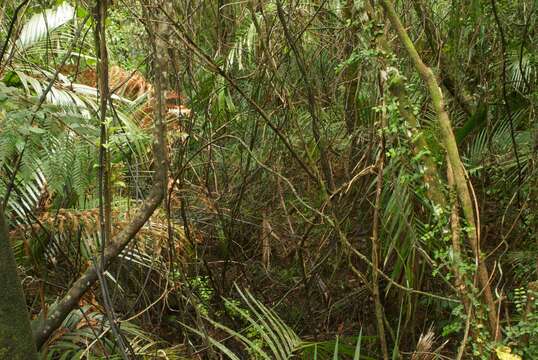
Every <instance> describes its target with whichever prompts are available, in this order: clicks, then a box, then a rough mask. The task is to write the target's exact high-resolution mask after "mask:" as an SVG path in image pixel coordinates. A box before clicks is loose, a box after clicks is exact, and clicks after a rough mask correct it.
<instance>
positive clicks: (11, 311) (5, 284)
mask: <svg viewBox="0 0 538 360" xmlns="http://www.w3.org/2000/svg"><path fill="white" fill-rule="evenodd" d="M0 294H1V295H0V360H4V359H6V360H7V359H10V360H32V359H37V353H36V349H35V345H34V340H33V338H32V330H31V328H30V317H29V315H28V310H27V308H26V301H25V298H24V293H23V291H22V286H21V283H20V281H19V276H18V274H17V264H16V263H15V258H14V257H13V252H12V250H11V244H10V243H9V238H8V232H7V228H6V224H5V221H4V214H3V211H2V209H1V207H0Z"/></svg>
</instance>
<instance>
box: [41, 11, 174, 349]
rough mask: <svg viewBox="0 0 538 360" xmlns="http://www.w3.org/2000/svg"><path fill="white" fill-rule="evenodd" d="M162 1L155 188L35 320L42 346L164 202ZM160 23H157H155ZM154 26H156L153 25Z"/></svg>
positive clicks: (156, 33)
mask: <svg viewBox="0 0 538 360" xmlns="http://www.w3.org/2000/svg"><path fill="white" fill-rule="evenodd" d="M160 5H161V3H157V4H155V5H154V6H153V7H152V9H150V10H148V13H149V14H151V17H150V18H151V22H152V23H151V24H150V25H149V26H148V29H149V30H150V34H149V35H150V36H149V37H150V40H151V43H152V49H153V55H154V57H155V67H154V69H155V76H154V78H155V104H154V114H155V115H154V116H155V128H154V132H153V156H154V163H155V174H154V175H153V179H154V180H153V183H154V185H153V188H152V189H151V191H150V193H149V194H148V196H147V198H146V200H145V201H144V203H143V204H142V207H141V208H140V210H139V211H138V212H137V213H136V214H135V215H134V216H133V218H132V220H131V222H130V223H129V224H128V225H127V226H125V228H123V230H122V231H120V232H119V233H118V234H117V235H116V236H115V237H113V238H112V239H110V242H109V244H107V246H106V248H105V249H104V254H103V256H102V260H101V261H102V267H101V266H98V265H95V266H92V267H90V268H88V269H87V270H86V271H85V272H84V274H82V275H81V276H80V277H79V278H78V280H77V281H75V282H74V283H73V285H72V286H71V288H70V289H69V290H68V291H67V293H66V294H65V296H64V297H63V298H62V299H61V300H60V301H59V302H58V304H57V305H56V306H55V307H54V308H53V309H52V310H51V311H50V312H49V317H48V318H47V319H45V320H42V321H41V322H40V323H38V324H36V326H35V331H34V337H35V339H36V344H37V346H38V348H40V347H41V346H42V345H43V344H44V343H45V342H46V341H47V339H48V338H49V337H50V336H51V335H52V333H53V332H54V331H55V330H56V329H57V328H58V327H59V326H60V325H61V323H62V321H63V320H64V319H65V317H66V316H67V315H68V314H69V313H70V312H71V310H73V309H74V308H75V307H76V306H77V305H78V301H79V299H80V298H81V297H82V296H83V295H84V294H85V293H86V291H88V289H90V288H91V287H92V286H93V285H94V284H95V283H96V281H97V280H98V272H99V271H101V270H102V269H107V268H108V266H110V264H111V263H112V262H113V261H114V260H115V259H116V257H117V256H118V255H119V254H120V253H121V252H122V250H123V249H124V248H125V247H126V246H127V245H128V244H129V242H130V241H131V240H132V239H133V238H134V236H135V235H136V234H137V233H138V231H139V230H140V229H141V228H142V226H144V224H145V223H146V221H148V220H149V218H150V217H151V215H152V214H153V212H154V211H155V209H157V207H158V206H159V205H160V204H161V202H162V200H163V198H164V196H165V194H166V187H167V177H168V175H167V172H168V160H167V154H166V126H165V120H164V118H165V111H166V110H165V109H166V107H165V99H164V86H165V84H164V79H165V75H164V72H165V71H166V59H165V56H166V54H167V52H166V43H165V42H164V40H163V36H164V33H163V31H164V29H163V28H166V27H167V21H166V19H164V18H160V19H159V21H156V19H155V16H156V14H157V13H158V12H159V11H160ZM154 24H158V25H154ZM153 26H155V29H152V27H153Z"/></svg>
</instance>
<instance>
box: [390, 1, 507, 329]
mask: <svg viewBox="0 0 538 360" xmlns="http://www.w3.org/2000/svg"><path fill="white" fill-rule="evenodd" d="M381 5H382V6H383V8H384V9H385V12H386V14H387V16H388V18H389V20H390V22H391V24H392V26H393V27H394V29H395V30H396V33H397V34H398V37H399V39H400V41H401V42H402V44H403V46H404V47H405V49H406V51H407V53H408V55H409V57H410V58H411V61H412V63H413V65H414V66H415V69H416V70H417V72H418V73H419V75H420V76H421V78H422V80H423V81H424V82H425V83H426V86H427V88H428V91H429V93H430V96H431V99H432V103H433V107H434V109H435V112H436V113H437V116H438V121H439V125H440V129H441V137H442V138H441V141H442V143H443V145H444V147H445V150H446V152H447V155H448V161H449V163H450V166H451V168H452V173H453V175H454V183H455V188H456V192H457V194H458V199H459V202H460V205H461V208H462V210H463V215H464V218H465V221H466V222H467V225H468V226H469V228H470V230H469V231H468V233H467V235H468V238H469V243H470V245H471V248H472V249H473V252H474V255H475V259H476V263H477V266H478V279H479V282H480V285H481V286H482V291H483V295H484V300H485V304H486V307H487V311H488V319H489V325H490V331H491V334H492V335H493V337H494V338H495V339H499V338H500V332H499V329H498V319H497V311H496V306H495V301H494V299H493V294H492V291H491V286H490V283H489V281H490V279H489V274H488V270H487V267H486V264H485V263H484V261H483V260H482V254H481V249H480V243H479V237H478V229H477V225H476V219H475V213H474V206H473V200H472V197H471V192H470V190H469V186H470V181H469V179H467V176H466V174H465V168H464V166H463V163H462V161H461V158H460V155H459V150H458V145H457V143H456V137H455V136H454V132H453V130H452V124H451V121H450V117H449V115H448V112H447V110H446V108H445V99H444V96H443V92H442V91H441V88H440V87H439V84H438V82H437V79H436V78H435V75H434V74H433V71H432V70H431V69H430V68H429V67H428V66H427V65H426V64H424V62H423V61H422V59H421V57H420V55H419V54H418V52H417V50H416V49H415V46H414V45H413V41H412V40H411V39H410V38H409V35H408V34H407V31H406V30H405V28H404V26H403V25H402V23H401V21H400V18H399V17H398V15H397V14H396V10H395V9H394V5H393V3H392V1H390V0H381Z"/></svg>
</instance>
